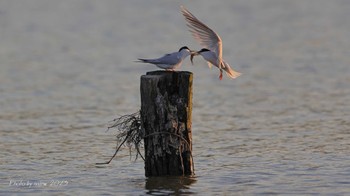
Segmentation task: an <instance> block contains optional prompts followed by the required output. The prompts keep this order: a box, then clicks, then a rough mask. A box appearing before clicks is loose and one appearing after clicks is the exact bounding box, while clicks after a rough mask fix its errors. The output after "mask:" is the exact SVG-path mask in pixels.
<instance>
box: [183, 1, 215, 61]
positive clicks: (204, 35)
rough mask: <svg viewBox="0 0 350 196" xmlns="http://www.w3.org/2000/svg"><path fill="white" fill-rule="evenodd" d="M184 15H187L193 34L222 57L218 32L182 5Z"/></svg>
mask: <svg viewBox="0 0 350 196" xmlns="http://www.w3.org/2000/svg"><path fill="white" fill-rule="evenodd" d="M181 12H182V15H183V16H184V17H185V19H186V22H187V26H188V27H189V28H190V32H191V33H192V36H193V37H194V38H195V39H196V40H197V41H198V42H199V43H200V44H201V45H202V46H204V47H206V48H207V49H209V50H211V51H213V52H215V53H216V54H217V56H218V57H219V58H222V42H221V38H220V37H219V35H218V34H217V33H215V32H214V31H213V30H212V29H210V28H209V27H208V26H207V25H205V24H204V23H202V22H201V21H199V20H198V19H197V18H196V17H195V16H194V15H193V14H192V13H191V12H189V11H188V10H187V9H186V8H185V7H183V6H181Z"/></svg>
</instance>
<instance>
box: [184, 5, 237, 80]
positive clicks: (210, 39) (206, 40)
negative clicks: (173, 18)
mask: <svg viewBox="0 0 350 196" xmlns="http://www.w3.org/2000/svg"><path fill="white" fill-rule="evenodd" d="M181 12H182V15H183V16H184V17H185V20H186V22H187V26H188V27H189V29H190V32H191V33H192V36H193V37H194V39H196V40H197V41H198V42H199V43H200V44H201V45H202V46H204V47H205V48H203V49H202V50H200V51H198V52H192V53H191V62H192V63H193V61H192V59H193V56H196V55H201V56H202V57H203V58H204V59H205V60H206V61H207V62H208V65H209V67H211V65H214V66H216V67H217V68H219V70H220V76H219V78H220V80H222V70H224V71H225V72H226V73H227V75H228V76H229V77H231V78H237V77H238V76H240V75H241V73H239V72H237V71H234V70H233V69H232V68H231V67H230V65H229V64H228V63H226V62H225V61H224V60H223V59H222V41H221V38H220V36H219V35H218V34H217V33H215V31H213V30H212V29H210V28H209V27H208V26H207V25H205V24H204V23H202V22H201V21H200V20H198V19H197V18H196V17H195V16H194V15H193V14H192V13H191V12H189V11H188V10H187V9H186V8H185V7H184V6H181Z"/></svg>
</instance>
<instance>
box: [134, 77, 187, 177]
mask: <svg viewBox="0 0 350 196" xmlns="http://www.w3.org/2000/svg"><path fill="white" fill-rule="evenodd" d="M192 79H193V74H192V73H191V72H185V71H179V72H175V71H153V72H148V73H147V75H143V76H141V85H140V86H141V128H142V130H143V131H144V133H145V139H144V145H145V146H144V147H145V175H146V176H165V175H173V176H178V175H193V174H194V167H193V159H192V130H191V125H192V116H191V115H192Z"/></svg>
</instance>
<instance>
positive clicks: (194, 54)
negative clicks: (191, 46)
mask: <svg viewBox="0 0 350 196" xmlns="http://www.w3.org/2000/svg"><path fill="white" fill-rule="evenodd" d="M197 55H199V53H198V51H191V58H190V59H191V63H192V65H193V57H194V56H197Z"/></svg>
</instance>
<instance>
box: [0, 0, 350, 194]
mask: <svg viewBox="0 0 350 196" xmlns="http://www.w3.org/2000/svg"><path fill="white" fill-rule="evenodd" d="M181 3H184V5H185V6H186V7H187V8H188V9H189V10H191V11H192V12H193V13H194V14H195V15H196V16H197V17H198V18H200V19H201V20H203V21H204V22H206V23H207V24H208V25H209V26H210V27H212V28H214V29H215V30H216V31H217V32H218V33H219V34H220V35H221V37H222V39H223V41H224V58H225V59H226V61H227V62H230V64H231V65H232V66H233V67H235V68H236V69H237V71H240V72H242V73H243V75H242V76H241V77H239V78H238V79H236V80H229V79H228V78H227V77H225V78H224V80H223V81H219V80H218V78H217V77H218V71H217V70H215V69H211V70H210V69H208V68H207V66H206V63H205V62H204V61H203V60H202V59H201V58H196V59H195V66H191V65H190V63H189V60H186V61H185V63H184V65H183V66H182V69H183V70H187V71H192V72H193V73H194V100H193V101H194V105H193V153H194V162H195V173H196V175H195V176H194V177H191V178H186V177H174V178H145V177H144V168H143V167H144V166H143V162H142V160H141V159H140V160H137V161H134V158H135V157H131V159H130V157H129V151H128V148H127V147H125V148H123V149H122V151H121V153H120V154H119V155H118V157H117V158H116V159H115V160H114V161H113V162H112V163H111V164H110V165H108V166H103V167H96V166H95V163H96V162H102V161H106V160H108V159H109V157H110V156H111V155H112V154H113V152H114V149H115V136H114V135H115V132H113V131H109V132H105V130H106V128H107V125H108V122H109V121H110V120H112V119H114V118H115V117H118V116H119V115H122V114H128V113H133V112H135V111H137V110H138V109H139V107H140V96H139V79H140V76H141V75H142V74H144V73H146V72H147V71H152V70H155V69H156V67H154V66H152V65H144V64H137V63H134V62H133V61H134V60H135V59H136V58H138V57H157V56H161V55H162V54H164V53H166V52H172V51H175V50H178V49H179V48H180V47H181V46H184V45H187V46H188V47H190V48H193V49H200V46H199V45H198V44H197V43H196V42H195V41H194V40H192V38H191V36H190V34H189V33H188V31H187V28H186V25H185V22H184V20H183V18H182V16H181V14H180V12H179V5H180V2H175V1H172V2H165V1H155V0H148V1H140V0H139V1H138V0H130V1H92V0H91V1H90V0H84V1H83V0H77V1H44V0H33V1H20V0H12V1H0V36H1V39H0V59H1V61H0V108H1V109H0V126H1V127H0V135H1V137H0V148H1V149H2V150H1V154H0V155H1V163H0V194H1V195H8V194H10V193H29V194H33V195H34V194H35V195H36V194H38V193H40V194H67V195H68V194H70V195H78V194H82V193H84V194H91V195H115V194H119V195H145V194H155V195H157V194H158V195H159V194H180V193H187V194H198V195H215V194H218V195H232V194H237V195H254V194H266V195H272V194H303V195H312V194H321V195H347V194H350V178H349V176H350V85H349V84H350V74H349V73H350V56H349V51H350V36H349V32H350V23H349V16H350V15H349V9H350V2H349V1H340V0H339V1H327V0H309V1H302V0H296V1H279V0H264V1H259V0H254V1H253V0H250V1H244V0H241V1H232V0H226V1H220V2H216V1H209V0H207V1H198V0H196V1H191V2H181ZM212 10H214V11H215V12H213V14H209V13H210V11H212Z"/></svg>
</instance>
